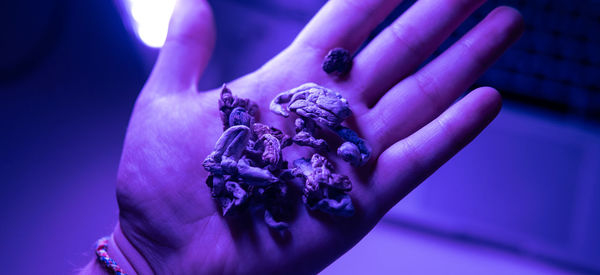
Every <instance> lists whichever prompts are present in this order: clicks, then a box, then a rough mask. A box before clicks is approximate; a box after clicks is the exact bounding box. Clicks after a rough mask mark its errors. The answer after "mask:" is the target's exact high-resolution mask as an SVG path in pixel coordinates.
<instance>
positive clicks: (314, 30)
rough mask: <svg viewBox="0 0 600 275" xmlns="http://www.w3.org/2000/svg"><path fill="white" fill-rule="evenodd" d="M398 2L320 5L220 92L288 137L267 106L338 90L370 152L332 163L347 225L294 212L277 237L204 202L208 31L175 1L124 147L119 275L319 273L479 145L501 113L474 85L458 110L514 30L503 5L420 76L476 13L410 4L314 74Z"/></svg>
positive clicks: (462, 0) (494, 95)
mask: <svg viewBox="0 0 600 275" xmlns="http://www.w3.org/2000/svg"><path fill="white" fill-rule="evenodd" d="M399 2H400V1H399V0H394V1H391V0H330V1H328V2H327V3H326V4H325V6H324V7H323V8H322V9H321V10H320V11H319V12H318V13H317V15H316V16H315V17H314V18H313V19H312V20H311V21H310V22H309V23H308V25H307V26H306V27H305V28H304V30H303V31H302V32H301V33H300V34H299V35H298V36H297V38H296V39H295V40H294V41H293V42H292V43H291V45H290V46H289V47H287V48H286V49H284V50H283V51H282V52H281V53H280V54H279V55H277V56H275V57H274V58H273V59H272V60H270V61H269V62H267V63H266V64H265V65H264V66H262V67H261V68H259V69H257V70H256V71H255V72H253V73H250V74H248V75H246V76H244V77H241V78H239V79H237V80H234V81H231V82H229V83H228V87H230V88H231V90H232V91H233V93H234V95H236V96H239V97H246V98H250V99H252V100H253V101H255V102H256V103H257V104H258V105H259V106H260V112H259V117H258V121H260V122H262V123H265V124H268V125H273V126H276V127H279V128H281V129H283V130H284V131H285V132H287V133H288V134H291V133H292V131H293V130H292V126H293V119H292V118H287V119H286V118H282V117H279V116H276V115H275V114H272V113H271V112H270V111H269V109H268V103H269V102H270V100H271V99H272V98H273V97H274V96H275V95H276V94H277V93H279V92H282V91H285V90H288V89H290V88H293V87H296V86H299V85H301V84H303V83H306V82H315V83H318V84H320V85H323V86H326V87H328V88H331V89H333V90H336V91H338V92H340V93H341V94H342V95H343V96H344V97H346V98H347V99H348V101H349V102H350V107H351V108H352V110H353V116H352V117H351V118H350V119H348V120H347V121H346V123H347V125H348V126H349V127H351V128H353V129H354V130H356V131H357V132H358V133H359V135H361V136H362V137H364V138H365V139H366V140H367V141H368V142H369V144H370V145H371V146H372V147H373V155H372V158H371V160H370V162H369V163H368V164H367V165H366V166H364V167H361V168H353V167H351V166H350V165H348V164H346V163H343V162H341V161H338V160H336V161H335V166H336V169H337V171H338V172H339V173H342V174H346V175H349V176H350V178H351V180H352V183H353V190H352V191H351V192H350V195H351V197H352V201H353V203H354V205H355V208H356V214H355V215H354V216H353V217H351V218H343V217H333V216H329V215H327V214H323V213H313V212H309V211H308V210H307V209H306V208H305V207H304V206H302V205H301V204H299V205H298V211H297V212H298V213H297V215H296V216H295V218H294V219H293V220H291V221H290V227H289V231H288V232H286V233H281V234H280V233H279V232H277V231H273V230H270V229H269V228H268V227H267V226H266V225H265V224H264V222H263V221H262V219H261V218H254V219H253V218H248V217H227V218H224V217H222V216H221V215H220V210H219V209H218V207H217V205H216V204H215V202H214V201H213V199H212V198H211V195H210V190H209V188H208V187H207V186H206V184H205V179H206V177H207V172H206V171H205V170H204V169H203V168H202V161H203V160H204V158H205V157H206V156H207V155H208V154H209V153H210V152H211V151H212V149H213V147H214V144H215V142H216V140H217V139H218V137H219V136H220V134H221V133H222V124H221V121H220V119H219V111H218V108H217V100H218V97H219V92H220V89H218V88H217V89H214V90H210V91H197V89H196V83H197V82H198V79H199V77H200V76H201V74H202V71H203V70H204V68H205V66H206V64H207V62H208V60H209V58H210V54H211V51H212V48H213V45H214V40H215V27H214V23H213V19H212V13H211V10H210V7H209V6H208V4H207V3H206V2H205V1H204V0H179V1H178V2H177V5H176V8H175V11H174V14H173V19H172V21H171V25H170V28H169V35H168V38H167V41H166V43H165V45H164V47H163V48H162V50H161V53H160V55H159V58H158V60H157V63H156V65H155V67H154V70H153V72H152V74H151V76H150V78H149V79H148V81H147V83H146V85H145V87H144V88H143V90H142V92H141V94H140V96H139V98H138V100H137V102H136V105H135V107H134V111H133V114H132V117H131V120H130V123H129V128H128V131H127V135H126V139H125V143H124V147H123V153H122V159H121V163H120V167H119V172H118V182H117V200H118V204H119V209H120V214H119V226H117V229H116V230H115V237H114V240H115V243H116V244H117V246H118V247H119V248H120V250H121V251H122V254H123V255H124V256H125V257H124V258H123V259H127V263H123V264H122V265H124V266H128V267H130V268H133V269H134V270H135V271H136V273H142V274H145V273H147V272H154V273H157V274H223V273H225V274H265V273H286V274H288V273H291V274H293V273H300V274H306V273H309V274H310V273H317V272H318V271H320V270H322V269H323V268H324V267H326V266H327V265H328V264H330V263H331V262H333V261H334V260H335V259H336V258H338V257H339V256H341V255H342V254H343V253H344V252H346V251H347V250H349V249H350V248H351V247H352V246H353V245H355V244H356V243H357V242H358V241H359V240H360V239H361V238H362V237H363V236H365V235H366V234H367V233H368V232H369V231H370V230H371V229H372V228H373V227H374V226H375V225H376V223H377V222H378V221H379V220H380V219H381V217H382V216H383V215H384V214H385V213H386V212H387V211H388V210H389V209H390V208H391V207H392V206H393V205H395V204H396V203H397V202H398V201H399V200H400V199H402V198H403V197H404V196H405V195H407V194H408V193H409V192H410V191H411V190H412V189H414V188H415V187H416V186H417V185H418V184H419V183H421V182H422V181H423V180H424V179H425V178H427V177H428V176H429V175H430V174H431V173H433V172H434V171H435V170H436V169H437V168H439V167H440V166H441V165H442V164H443V163H445V162H446V161H447V160H449V159H450V158H451V157H452V156H453V155H454V154H456V153H457V152H458V151H459V150H460V149H461V148H462V147H464V146H465V145H467V144H468V143H469V142H470V141H471V140H472V139H473V138H474V137H475V136H477V134H479V132H481V131H482V130H483V129H484V128H485V127H486V126H487V124H489V123H490V122H491V121H492V120H493V118H494V117H495V116H496V114H497V113H498V111H499V110H500V105H501V99H500V96H499V94H498V92H496V91H495V90H494V89H493V88H489V87H483V88H478V89H476V90H474V91H472V92H470V93H469V94H468V95H466V96H465V97H463V98H462V99H460V100H459V101H456V99H457V98H458V97H459V96H460V95H461V94H462V93H463V92H465V91H466V90H467V89H469V87H470V86H471V85H472V84H473V82H474V81H475V80H476V79H477V78H478V77H479V76H480V75H481V74H482V73H483V72H484V71H485V69H486V68H488V67H489V66H490V65H491V64H492V63H493V62H494V60H496V59H497V58H498V57H499V56H500V55H501V54H502V52H504V51H505V50H506V49H507V48H508V47H509V46H510V45H511V44H512V43H513V42H515V41H516V40H517V39H518V37H519V36H520V35H521V33H522V30H523V23H522V19H521V17H520V15H519V13H518V12H517V11H515V10H513V9H511V8H508V7H499V8H497V9H495V10H494V11H492V12H491V13H490V14H489V15H488V16H487V18H485V19H484V20H482V22H480V24H479V25H477V26H476V27H474V28H473V29H472V30H471V31H470V32H469V33H468V34H466V35H465V36H464V37H463V38H462V39H461V40H460V41H459V42H457V43H456V44H455V45H454V46H452V47H451V48H450V49H448V50H447V51H446V52H445V53H443V54H442V55H440V56H439V57H437V58H436V59H435V60H433V61H432V62H430V63H429V64H427V65H426V66H424V67H422V68H421V69H419V70H417V68H419V65H420V64H421V63H422V62H423V61H424V60H425V59H426V58H427V57H428V56H429V55H430V54H432V53H433V51H434V50H435V49H436V48H437V47H438V46H439V45H440V44H441V42H442V41H444V40H445V39H446V38H447V37H448V36H449V35H450V33H451V32H452V31H453V30H454V29H455V28H456V27H457V26H458V25H459V24H460V23H461V22H462V21H463V20H464V19H465V18H466V17H467V16H468V15H469V14H470V13H471V12H472V11H474V10H475V9H476V8H477V7H479V6H480V5H481V4H482V2H483V1H479V0H421V1H417V2H416V3H415V4H414V5H413V6H412V7H411V8H410V9H409V10H408V11H407V12H405V13H404V14H403V15H402V16H400V17H399V18H398V19H397V20H396V21H395V22H394V23H393V24H392V25H391V26H390V27H388V28H387V29H385V30H384V31H383V32H382V33H380V34H379V35H378V36H377V37H376V38H375V39H374V40H373V41H371V42H370V43H369V44H368V45H367V46H366V47H365V48H363V49H362V50H361V52H359V53H358V54H357V55H356V56H355V59H354V66H353V68H352V71H351V72H350V74H349V75H348V76H347V77H346V78H343V79H335V78H332V77H330V76H328V75H327V74H325V73H324V72H323V71H322V70H321V62H322V60H323V57H324V56H325V55H326V53H327V52H328V51H329V50H330V49H331V48H334V47H343V48H346V49H348V50H350V51H351V52H355V51H357V49H358V48H359V46H360V45H361V43H362V42H363V41H364V40H365V39H366V38H367V36H368V35H369V33H370V32H371V31H372V30H373V29H374V28H375V26H376V25H377V24H379V23H380V22H381V21H382V20H383V19H384V18H385V17H386V16H387V15H388V14H389V13H390V12H391V11H392V10H393V8H394V7H395V6H397V5H398V4H399ZM240 62H243V60H240ZM455 101H456V102H455ZM309 154H310V151H307V150H306V149H303V148H302V149H301V148H299V147H298V146H292V147H289V148H286V149H285V151H284V155H285V156H286V159H287V160H288V161H290V160H293V159H295V158H297V157H300V156H308V155H309ZM329 159H334V155H330V156H329ZM481 184H485V183H481ZM110 252H111V251H110V248H109V254H110ZM398 261H399V263H401V262H402V259H398ZM365 264H369V263H365ZM130 272H133V270H131V271H130Z"/></svg>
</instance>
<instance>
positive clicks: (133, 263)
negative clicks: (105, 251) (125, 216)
mask: <svg viewBox="0 0 600 275" xmlns="http://www.w3.org/2000/svg"><path fill="white" fill-rule="evenodd" d="M109 249H110V250H109V253H110V256H111V257H113V259H114V260H115V261H116V262H117V263H118V264H119V265H120V266H121V268H122V269H123V270H124V271H125V272H126V273H127V274H154V272H153V271H152V268H151V267H150V265H149V264H148V261H146V259H145V258H144V256H142V255H141V254H140V253H139V252H138V250H137V249H136V248H135V247H134V246H133V245H132V244H131V242H130V241H129V239H127V237H126V236H125V234H123V230H122V229H121V224H120V223H118V224H117V226H116V227H115V230H114V232H113V234H112V235H111V237H110V240H109ZM113 251H114V252H113Z"/></svg>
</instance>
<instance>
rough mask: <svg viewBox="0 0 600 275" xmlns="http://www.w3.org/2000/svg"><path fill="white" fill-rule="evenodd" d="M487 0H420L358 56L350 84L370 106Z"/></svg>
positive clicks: (412, 69) (413, 68)
mask: <svg viewBox="0 0 600 275" xmlns="http://www.w3.org/2000/svg"><path fill="white" fill-rule="evenodd" d="M483 2H484V0H455V1H448V0H424V1H417V2H416V3H415V4H414V5H412V6H411V7H410V8H409V9H408V10H407V11H406V12H404V13H403V14H402V15H401V16H400V17H399V18H398V19H396V21H394V22H393V23H392V24H391V25H390V26H388V27H387V28H385V30H384V31H382V32H381V33H380V34H379V35H378V36H377V37H376V38H375V39H374V40H373V41H371V42H370V43H369V45H367V46H366V47H365V48H364V49H363V50H362V51H361V52H360V53H359V54H358V55H357V56H356V58H355V59H354V66H353V69H352V78H351V81H349V82H348V83H347V84H348V85H351V86H354V87H359V89H358V91H357V92H358V93H360V94H361V98H362V99H363V100H364V101H365V102H366V104H367V105H368V106H372V105H373V104H375V102H377V100H378V99H379V98H380V97H381V96H382V95H383V94H384V93H385V92H386V91H387V90H389V89H390V88H391V87H392V86H394V85H395V84H396V83H398V81H400V80H402V79H403V78H404V77H406V76H407V75H409V74H410V73H412V72H413V71H414V70H415V69H416V68H417V67H418V66H419V65H420V64H421V63H422V62H423V61H425V59H426V58H427V57H429V56H430V55H431V54H432V53H433V52H434V51H435V49H436V48H437V47H439V45H440V44H441V43H442V42H443V41H444V40H445V39H446V38H448V36H450V34H451V33H452V31H454V30H455V29H456V28H457V27H458V26H459V25H460V24H461V23H462V22H463V21H464V20H465V19H466V18H467V16H469V14H471V13H472V12H473V11H474V10H475V9H476V8H477V7H479V6H480V5H481V4H482V3H483Z"/></svg>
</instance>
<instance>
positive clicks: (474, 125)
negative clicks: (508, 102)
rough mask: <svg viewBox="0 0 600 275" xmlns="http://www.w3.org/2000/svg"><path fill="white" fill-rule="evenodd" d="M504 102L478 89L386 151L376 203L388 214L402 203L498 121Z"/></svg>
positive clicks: (490, 91) (380, 162) (379, 170)
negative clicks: (497, 117)
mask: <svg viewBox="0 0 600 275" xmlns="http://www.w3.org/2000/svg"><path fill="white" fill-rule="evenodd" d="M501 105H502V99H501V97H500V95H499V94H498V92H497V91H496V90H495V89H493V88H490V87H483V88H478V89H476V90H474V91H472V92H471V93H469V94H468V95H467V96H465V97H464V98H463V99H461V100H460V101H458V102H457V103H456V104H454V105H453V106H451V107H450V108H449V109H448V110H446V111H445V112H444V113H442V114H441V115H440V116H439V117H437V118H436V119H434V120H433V121H431V122H430V123H429V124H427V125H426V126H424V127H423V128H421V129H420V130H418V131H417V132H415V133H413V134H412V135H410V136H409V137H407V138H405V139H403V140H400V141H398V142H396V143H395V144H393V145H392V146H390V147H389V148H388V149H386V150H385V151H384V152H383V153H382V154H381V155H380V156H379V159H378V161H377V167H376V171H375V174H374V178H373V180H374V182H376V184H375V185H374V186H375V188H376V190H375V193H376V194H377V196H376V200H378V201H379V202H381V203H383V205H381V207H382V208H381V209H382V210H383V212H384V213H385V212H387V211H388V210H389V209H390V208H391V207H392V206H394V205H395V204H396V203H397V202H398V201H399V200H400V199H402V198H403V197H404V196H406V195H407V194H408V193H409V192H410V191H412V190H413V189H414V188H415V187H416V186H417V185H419V184H420V183H421V182H422V181H423V180H425V179H426V178H427V177H428V176H429V175H431V174H432V173H433V172H434V171H435V170H437V169H438V168H439V167H440V166H442V164H444V163H445V162H446V161H448V160H449V159H450V158H452V156H454V155H455V154H456V153H458V151H460V150H461V149H462V148H463V147H464V146H466V145H467V144H469V142H471V141H472V140H473V139H474V138H475V137H476V136H477V135H479V133H481V131H482V130H483V129H484V128H485V127H486V126H487V125H488V124H489V123H490V122H492V120H493V119H494V118H495V117H496V115H497V114H498V112H499V111H500V107H501Z"/></svg>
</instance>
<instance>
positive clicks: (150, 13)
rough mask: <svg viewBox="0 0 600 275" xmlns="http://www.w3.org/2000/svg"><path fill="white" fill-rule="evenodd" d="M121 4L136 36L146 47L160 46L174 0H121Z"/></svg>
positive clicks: (163, 39)
mask: <svg viewBox="0 0 600 275" xmlns="http://www.w3.org/2000/svg"><path fill="white" fill-rule="evenodd" d="M123 4H124V7H125V9H126V11H127V13H128V15H129V18H130V23H131V26H132V28H133V30H134V31H135V34H136V35H137V37H138V38H139V39H140V40H141V41H142V42H143V43H144V44H145V45H146V46H148V47H152V48H160V47H162V45H163V44H164V42H165V39H166V37H167V30H168V27H169V19H170V18H171V14H172V13H173V7H174V6H175V0H123Z"/></svg>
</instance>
